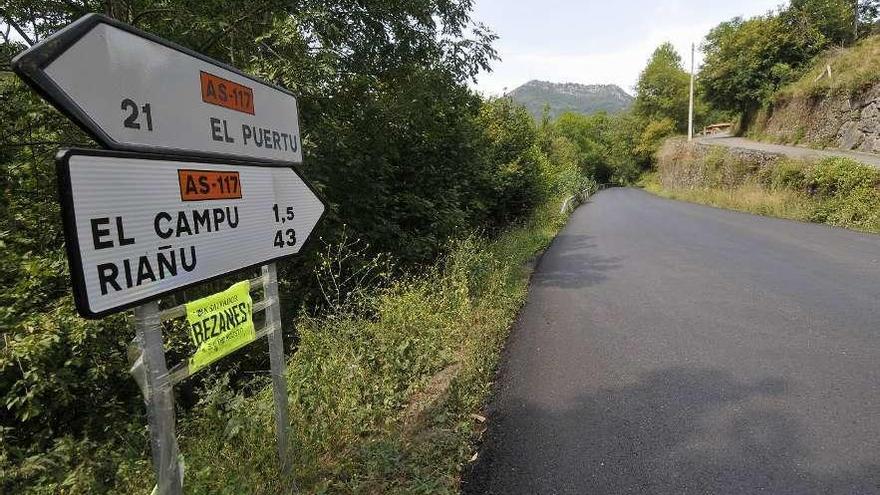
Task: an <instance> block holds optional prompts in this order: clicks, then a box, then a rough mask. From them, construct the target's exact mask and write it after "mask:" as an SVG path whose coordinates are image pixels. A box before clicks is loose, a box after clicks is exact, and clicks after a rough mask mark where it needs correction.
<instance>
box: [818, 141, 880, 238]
mask: <svg viewBox="0 0 880 495" xmlns="http://www.w3.org/2000/svg"><path fill="white" fill-rule="evenodd" d="M807 186H808V187H809V190H810V191H811V192H812V193H813V194H814V195H815V196H816V197H817V198H818V199H819V204H818V205H817V207H816V209H815V212H814V213H813V220H814V221H817V222H823V223H828V224H831V225H837V226H841V227H849V228H855V229H861V230H872V231H876V230H878V229H880V170H877V169H875V168H871V167H868V166H867V165H863V164H860V163H858V162H855V161H853V160H850V159H847V158H827V159H825V160H823V161H821V162H820V163H819V164H818V165H816V167H814V168H813V169H812V171H811V173H810V174H809V177H808V179H807Z"/></svg>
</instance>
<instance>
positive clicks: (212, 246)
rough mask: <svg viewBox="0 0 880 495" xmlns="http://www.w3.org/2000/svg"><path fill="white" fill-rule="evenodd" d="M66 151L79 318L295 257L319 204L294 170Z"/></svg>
mask: <svg viewBox="0 0 880 495" xmlns="http://www.w3.org/2000/svg"><path fill="white" fill-rule="evenodd" d="M230 163H231V162H229V161H225V162H224V161H220V160H211V159H194V160H192V161H181V160H179V159H168V158H163V157H161V156H156V155H139V154H134V153H124V152H113V151H100V150H67V151H62V152H61V153H60V154H59V156H58V171H59V173H58V176H59V181H60V189H61V198H62V211H63V214H64V229H65V237H66V239H67V250H68V259H69V260H70V271H71V276H72V278H73V285H74V296H75V299H76V304H77V308H78V310H79V312H80V314H82V315H83V316H86V317H89V318H96V317H100V316H103V315H105V314H108V313H112V312H115V311H120V310H122V309H126V308H128V307H131V306H134V305H135V304H137V303H139V302H143V301H145V300H148V299H153V298H155V297H157V296H159V295H161V294H164V293H167V292H170V291H172V290H176V289H180V288H182V287H186V286H189V285H192V284H195V283H197V282H203V281H205V280H208V279H211V278H214V277H218V276H220V275H224V274H227V273H230V272H233V271H236V270H239V269H242V268H247V267H252V266H256V265H260V264H264V263H268V262H270V261H273V260H275V259H278V258H282V257H285V256H289V255H292V254H295V253H297V252H299V251H300V249H301V248H302V246H303V243H304V242H305V241H306V239H307V238H308V237H309V234H310V233H311V232H312V230H313V229H314V228H315V226H316V225H317V223H318V221H319V220H320V218H321V216H322V215H323V213H324V204H323V203H322V202H321V200H320V199H319V198H318V197H317V196H316V195H315V193H314V192H313V191H312V190H311V189H310V187H309V186H308V185H307V184H306V183H305V182H304V181H303V180H302V179H301V178H300V177H299V175H297V173H296V172H295V171H294V170H293V169H292V168H282V167H273V166H255V165H236V164H230Z"/></svg>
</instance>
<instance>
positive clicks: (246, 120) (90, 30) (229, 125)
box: [12, 14, 302, 165]
mask: <svg viewBox="0 0 880 495" xmlns="http://www.w3.org/2000/svg"><path fill="white" fill-rule="evenodd" d="M12 66H13V70H15V72H16V73H17V74H18V75H19V76H21V78H22V79H24V80H25V81H26V82H27V83H28V84H29V85H31V87H33V88H34V89H35V90H37V91H38V92H39V93H40V94H42V95H43V96H44V97H45V98H46V99H47V100H49V101H50V102H51V103H52V104H53V105H55V106H56V107H58V108H59V109H60V110H61V111H62V112H64V113H66V114H67V115H68V116H69V117H71V118H72V119H73V120H74V121H75V122H77V123H78V124H80V125H81V126H82V127H83V128H84V129H85V130H86V131H87V132H88V133H89V134H91V135H92V136H93V137H94V138H95V139H96V140H98V142H99V143H100V144H101V145H103V146H105V147H108V148H111V149H117V150H130V151H154V152H155V151H160V152H165V153H177V154H181V153H182V154H190V155H197V156H205V155H210V156H216V157H227V158H229V157H234V158H246V159H256V160H260V161H265V162H277V163H279V164H281V163H283V164H285V165H287V164H290V163H301V162H302V147H301V137H300V131H299V114H298V112H297V105H296V98H295V97H294V96H293V95H292V94H291V93H289V92H288V91H286V90H284V89H282V88H279V87H278V86H274V85H272V84H269V83H266V82H264V81H260V80H259V79H256V78H254V77H251V76H249V75H247V74H244V73H242V72H240V71H238V70H236V69H234V68H232V67H229V66H227V65H224V64H222V63H220V62H217V61H215V60H212V59H210V58H208V57H205V56H204V55H201V54H198V53H196V52H193V51H192V50H189V49H186V48H184V47H181V46H178V45H176V44H174V43H171V42H170V41H167V40H163V39H161V38H159V37H156V36H153V35H151V34H149V33H145V32H143V31H140V30H138V29H135V28H133V27H131V26H129V25H127V24H123V23H121V22H118V21H116V20H113V19H109V18H107V17H104V16H102V15H98V14H89V15H87V16H85V17H83V18H81V19H79V20H78V21H76V22H74V23H73V24H71V25H69V26H68V27H66V28H64V29H62V30H61V31H59V32H58V33H56V34H55V35H54V36H52V37H50V38H47V39H45V40H44V41H43V42H41V43H39V44H37V45H35V46H33V47H31V48H30V49H28V50H27V51H25V52H23V53H22V54H20V55H19V56H18V57H16V58H15V60H13V63H12Z"/></svg>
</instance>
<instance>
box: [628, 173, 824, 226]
mask: <svg viewBox="0 0 880 495" xmlns="http://www.w3.org/2000/svg"><path fill="white" fill-rule="evenodd" d="M642 185H643V186H644V188H645V190H647V191H649V192H651V193H654V194H656V195H658V196H662V197H664V198H670V199H677V200H681V201H688V202H691V203H699V204H704V205H710V206H715V207H717V208H726V209H729V210H737V211H744V212H746V213H754V214H756V215H763V216H768V217H778V218H787V219H791V220H802V221H809V220H810V215H811V213H812V211H813V209H814V206H813V204H812V202H811V201H810V200H809V199H808V198H806V197H804V196H803V195H802V194H800V193H796V192H794V191H787V190H770V189H767V188H766V187H764V186H762V185H760V184H756V183H753V182H748V183H745V184H742V185H739V186H736V187H733V188H725V189H718V188H711V187H697V188H672V189H668V188H664V187H663V186H662V185H661V184H660V181H659V180H658V178H657V176H656V175H651V176H649V177H648V178H647V179H646V180H645V181H643V183H642Z"/></svg>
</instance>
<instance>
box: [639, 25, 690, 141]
mask: <svg viewBox="0 0 880 495" xmlns="http://www.w3.org/2000/svg"><path fill="white" fill-rule="evenodd" d="M636 91H637V96H636V101H635V107H634V111H635V113H636V115H638V116H640V117H641V118H643V119H645V120H646V121H654V120H658V121H659V120H664V119H669V120H671V121H672V122H674V123H675V127H676V130H678V131H679V132H687V125H688V104H689V103H688V101H689V99H690V98H689V95H688V94H689V91H690V76H689V75H688V73H687V72H685V71H684V69H683V68H682V66H681V56H679V54H678V52H676V51H675V48H674V47H673V46H672V43H668V42H667V43H663V44H662V45H660V46H659V47H657V49H656V50H654V53H653V55H651V58H650V59H649V60H648V65H647V66H646V67H645V69H644V70H642V73H641V74H640V75H639V81H638V83H637V84H636Z"/></svg>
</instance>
